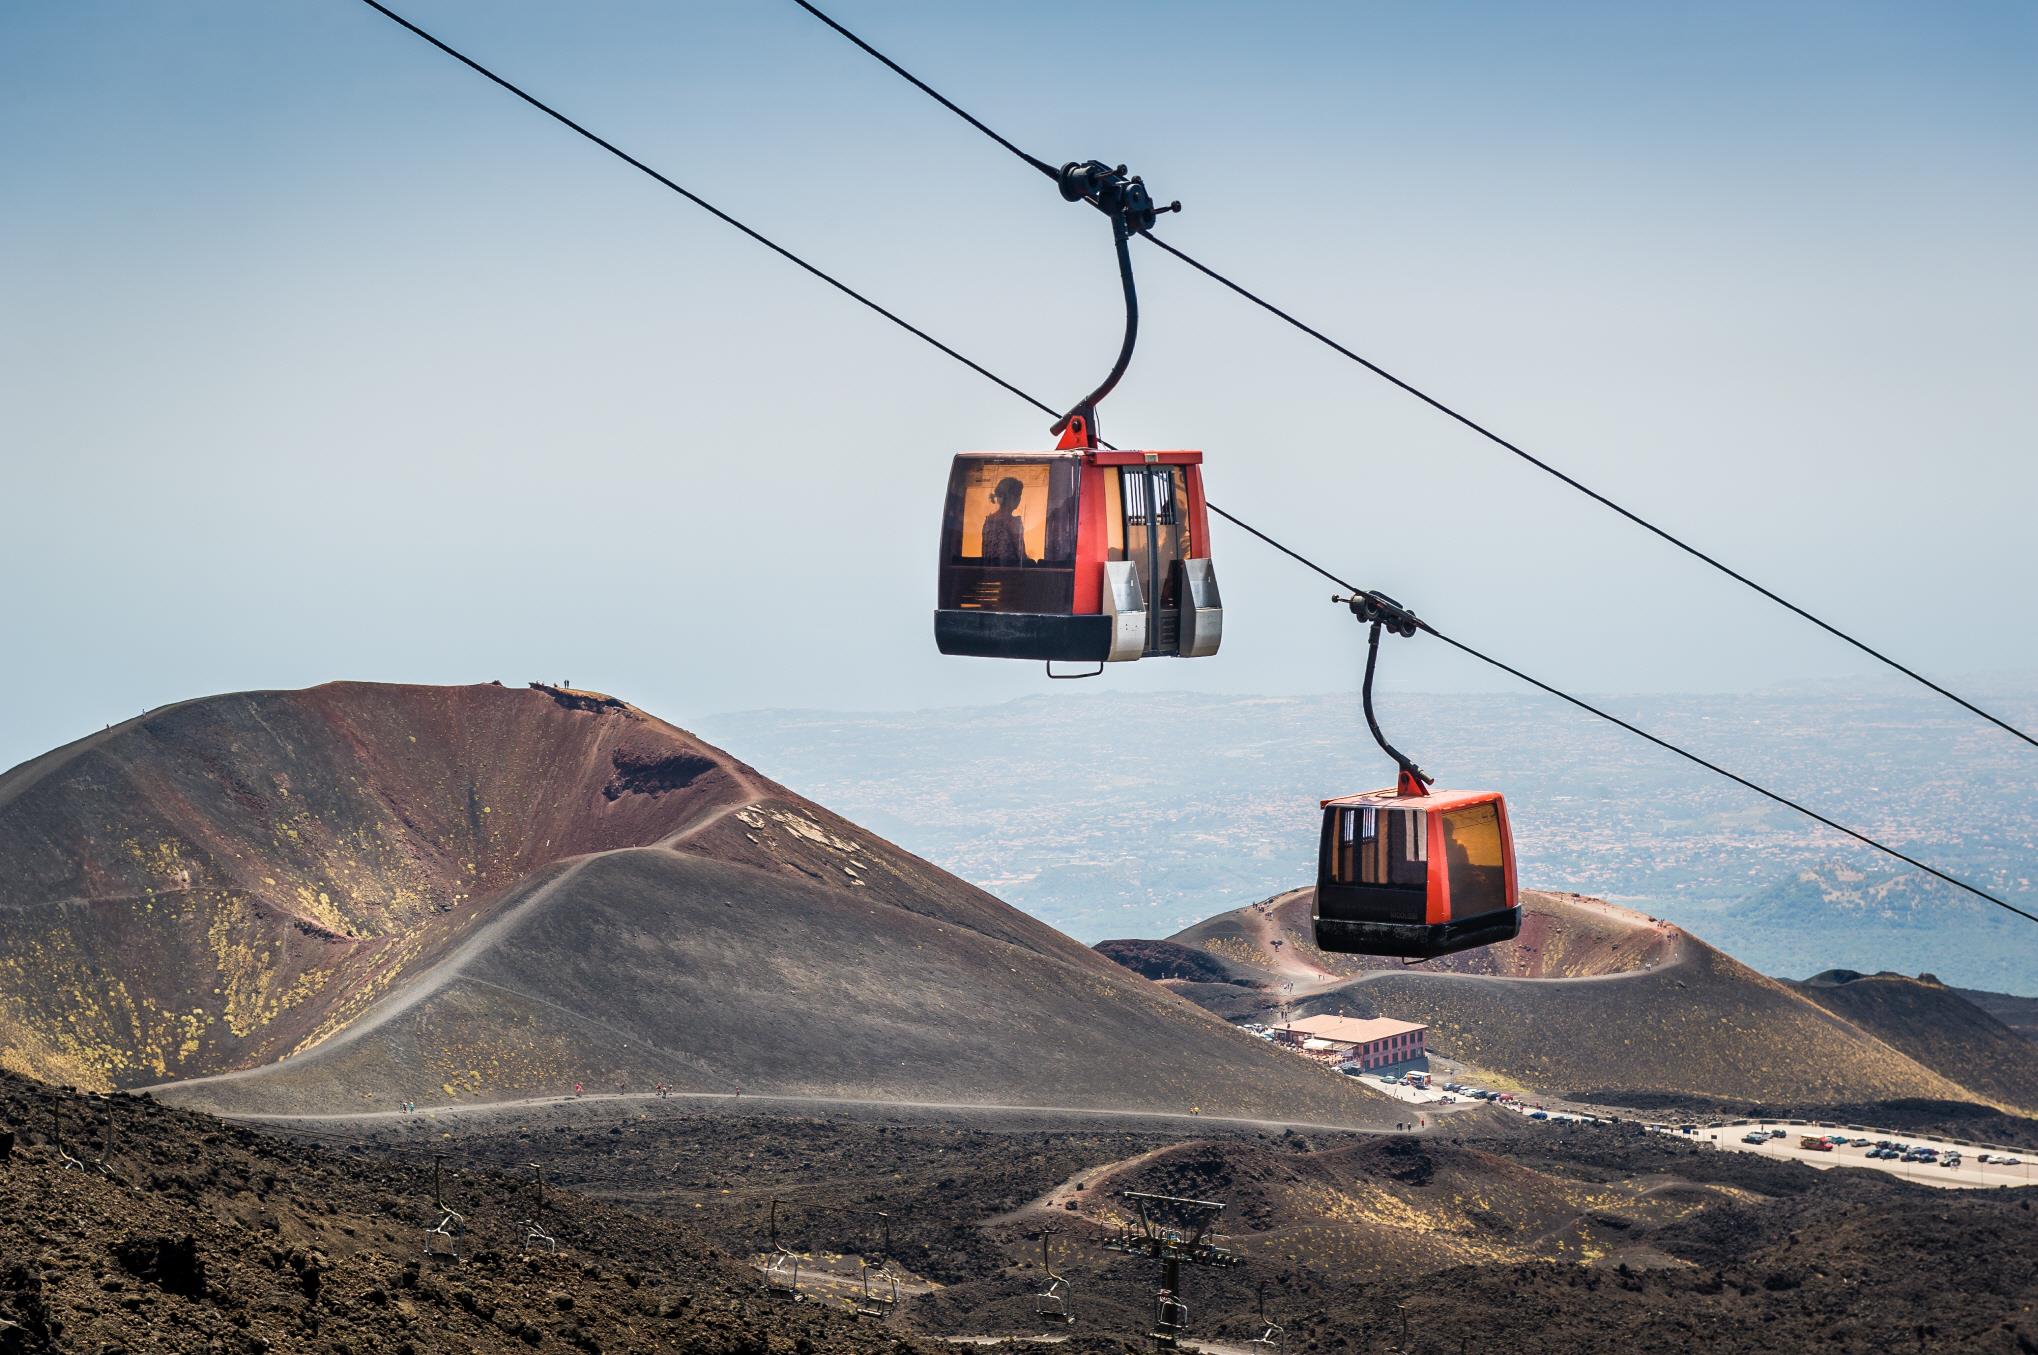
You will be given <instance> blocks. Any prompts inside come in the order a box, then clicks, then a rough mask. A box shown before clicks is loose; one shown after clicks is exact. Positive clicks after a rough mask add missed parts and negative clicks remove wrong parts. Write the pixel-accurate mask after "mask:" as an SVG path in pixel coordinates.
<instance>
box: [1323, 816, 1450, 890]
mask: <svg viewBox="0 0 2038 1355" xmlns="http://www.w3.org/2000/svg"><path fill="white" fill-rule="evenodd" d="M1427 827H1428V825H1427V824H1426V823H1425V822H1424V819H1423V814H1422V811H1421V810H1419V809H1375V808H1373V807H1371V806H1365V807H1363V808H1358V809H1341V810H1339V811H1338V816H1337V829H1336V838H1335V840H1334V841H1333V842H1332V844H1331V879H1332V880H1333V881H1335V882H1336V883H1338V884H1346V885H1350V884H1365V885H1393V886H1398V887H1400V888H1404V889H1422V888H1425V887H1426V886H1427V885H1428V884H1429V851H1428V845H1429V844H1428V836H1427V831H1426V830H1427Z"/></svg>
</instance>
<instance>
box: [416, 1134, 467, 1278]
mask: <svg viewBox="0 0 2038 1355" xmlns="http://www.w3.org/2000/svg"><path fill="white" fill-rule="evenodd" d="M440 1162H441V1159H440V1157H439V1155H438V1154H436V1153H435V1154H433V1155H432V1209H433V1210H434V1211H435V1212H436V1213H437V1214H438V1216H439V1221H438V1222H437V1223H435V1224H433V1225H432V1226H431V1227H429V1228H427V1229H425V1239H424V1252H425V1255H427V1256H443V1257H446V1258H447V1259H448V1260H454V1261H457V1260H459V1259H460V1246H459V1243H458V1241H457V1240H456V1239H458V1237H459V1236H460V1234H461V1233H462V1232H463V1231H464V1230H465V1228H466V1225H467V1218H466V1216H465V1215H463V1214H461V1213H460V1212H459V1211H458V1210H456V1209H454V1208H453V1206H451V1205H449V1204H447V1203H446V1194H445V1184H444V1180H443V1178H442V1176H441V1171H440ZM433 1239H437V1241H434V1240H433Z"/></svg>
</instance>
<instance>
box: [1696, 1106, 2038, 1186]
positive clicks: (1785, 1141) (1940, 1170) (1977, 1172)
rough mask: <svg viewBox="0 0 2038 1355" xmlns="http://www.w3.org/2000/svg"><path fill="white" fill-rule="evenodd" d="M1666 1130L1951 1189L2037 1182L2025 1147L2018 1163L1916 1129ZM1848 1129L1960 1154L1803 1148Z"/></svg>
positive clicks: (1770, 1126)
mask: <svg viewBox="0 0 2038 1355" xmlns="http://www.w3.org/2000/svg"><path fill="white" fill-rule="evenodd" d="M1775 1129H1780V1130H1782V1131H1783V1137H1782V1138H1780V1139H1779V1138H1770V1139H1769V1140H1767V1141H1766V1142H1764V1143H1760V1144H1755V1143H1744V1142H1743V1141H1742V1137H1743V1136H1744V1135H1746V1134H1749V1133H1753V1132H1758V1131H1759V1132H1765V1133H1766V1132H1768V1131H1770V1130H1775ZM1665 1132H1668V1133H1671V1134H1673V1135H1676V1137H1678V1138H1690V1139H1695V1140H1698V1141H1701V1142H1707V1143H1711V1144H1714V1145H1715V1146H1717V1147H1719V1148H1720V1149H1722V1150H1724V1151H1729V1152H1736V1153H1760V1154H1762V1155H1763V1156H1764V1157H1781V1158H1788V1159H1789V1160H1791V1161H1793V1162H1802V1163H1804V1164H1805V1165H1806V1166H1808V1167H1818V1168H1821V1169H1825V1168H1830V1167H1865V1168H1867V1169H1868V1170H1870V1171H1879V1172H1886V1173H1888V1174H1889V1175H1891V1176H1897V1177H1901V1178H1903V1179H1904V1180H1906V1181H1915V1182H1917V1183H1918V1184H1919V1185H1921V1186H1942V1187H1947V1188H1950V1189H1956V1190H1958V1189H1966V1190H1980V1189H1988V1188H1993V1187H1996V1186H2032V1185H2038V1170H2034V1163H2033V1162H2032V1160H2031V1158H2030V1157H2029V1156H2027V1155H2026V1154H2024V1153H2021V1152H2013V1153H2011V1154H2009V1156H2012V1157H2015V1158H2016V1159H2017V1160H2018V1165H2017V1166H2014V1167H2006V1166H2000V1165H1998V1164H1996V1163H1993V1162H1983V1161H1981V1160H1980V1155H1981V1154H1982V1153H1984V1152H1990V1151H1991V1150H1989V1149H1986V1148H1976V1147H1975V1146H1973V1145H1972V1144H1964V1143H1958V1142H1955V1141H1954V1140H1952V1139H1941V1138H1932V1137H1929V1136H1922V1135H1917V1134H1906V1133H1903V1132H1901V1131H1898V1130H1894V1129H1847V1128H1844V1127H1828V1126H1821V1125H1803V1124H1784V1123H1782V1122H1781V1121H1773V1120H1772V1121H1769V1122H1767V1123H1762V1122H1754V1123H1749V1124H1735V1125H1724V1126H1721V1127H1719V1128H1711V1127H1707V1126H1700V1127H1699V1130H1698V1132H1697V1133H1695V1134H1679V1133H1677V1131H1676V1130H1674V1129H1673V1130H1667V1131H1665ZM1823 1134H1845V1135H1846V1136H1847V1137H1848V1138H1852V1139H1867V1140H1868V1141H1869V1142H1870V1143H1871V1144H1873V1143H1874V1142H1875V1141H1876V1140H1878V1139H1894V1140H1895V1141H1896V1142H1898V1143H1908V1144H1910V1145H1911V1146H1912V1147H1913V1148H1937V1149H1939V1150H1940V1152H1942V1153H1943V1152H1945V1151H1946V1150H1948V1149H1952V1150H1954V1151H1956V1152H1958V1153H1960V1154H1961V1160H1960V1165H1959V1166H1957V1167H1947V1166H1942V1165H1940V1164H1939V1163H1936V1162H1895V1161H1890V1160H1889V1159H1887V1158H1882V1159H1877V1158H1871V1157H1869V1156H1868V1151H1869V1150H1868V1149H1867V1148H1856V1147H1853V1146H1851V1145H1850V1146H1848V1147H1845V1148H1835V1149H1833V1150H1832V1151H1831V1152H1820V1151H1819V1150H1818V1149H1816V1148H1801V1147H1799V1146H1798V1140H1799V1139H1800V1138H1803V1137H1804V1136H1806V1135H1811V1136H1814V1137H1816V1136H1819V1135H1823Z"/></svg>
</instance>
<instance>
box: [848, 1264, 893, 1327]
mask: <svg viewBox="0 0 2038 1355" xmlns="http://www.w3.org/2000/svg"><path fill="white" fill-rule="evenodd" d="M898 1306H899V1277H898V1276H896V1275H894V1274H892V1270H891V1263H890V1262H888V1261H879V1262H878V1263H877V1264H876V1265H875V1266H873V1265H872V1264H871V1263H870V1262H869V1261H865V1262H864V1263H863V1291H862V1293H861V1294H859V1295H858V1296H857V1300H856V1315H857V1316H858V1317H874V1318H876V1319H877V1320H878V1321H880V1322H883V1321H884V1320H886V1319H887V1318H889V1317H890V1316H891V1315H892V1309H894V1308H896V1307H898Z"/></svg>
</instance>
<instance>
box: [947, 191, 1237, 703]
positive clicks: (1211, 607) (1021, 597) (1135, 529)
mask: <svg viewBox="0 0 2038 1355" xmlns="http://www.w3.org/2000/svg"><path fill="white" fill-rule="evenodd" d="M1060 181H1061V190H1062V196H1063V197H1065V198H1067V199H1068V200H1069V201H1071V202H1083V201H1088V202H1091V203H1093V204H1094V205H1096V206H1097V207H1098V208H1099V209H1100V210H1102V211H1103V212H1105V214H1106V215H1108V216H1109V217H1110V218H1111V227H1112V238H1113V241H1114V243H1115V244H1116V246H1117V252H1118V272H1119V278H1120V281H1121V282H1122V284H1123V286H1124V292H1125V337H1124V341H1123V342H1122V343H1121V344H1120V346H1119V350H1118V361H1117V362H1116V364H1115V365H1113V367H1112V368H1111V373H1110V375H1109V376H1107V377H1105V378H1104V382H1103V384H1102V385H1100V386H1098V388H1097V389H1096V390H1095V391H1093V392H1091V393H1090V394H1089V395H1088V396H1087V397H1085V398H1084V399H1083V400H1082V402H1081V403H1079V404H1078V405H1077V406H1076V407H1075V409H1073V410H1072V411H1070V412H1069V413H1068V414H1066V415H1064V416H1063V417H1062V418H1061V419H1059V420H1057V421H1056V423H1055V425H1054V429H1053V431H1054V432H1056V433H1058V434H1060V435H1061V441H1060V442H1059V443H1058V444H1057V445H1056V447H1055V449H1054V450H1053V451H1051V452H964V453H963V454H961V455H959V456H957V457H956V458H955V462H954V465H953V466H952V467H951V469H950V471H949V476H948V497H947V501H946V503H945V505H944V507H943V510H942V515H941V556H940V571H939V581H938V588H937V593H936V601H935V612H934V642H935V645H936V646H937V647H938V648H939V649H940V650H941V652H942V653H944V654H965V655H974V656H977V657H980V658H999V659H1034V660H1040V661H1044V662H1046V663H1047V664H1048V666H1049V667H1048V672H1049V674H1050V676H1055V677H1062V676H1090V674H1088V673H1085V674H1059V673H1055V672H1054V669H1053V665H1054V664H1055V663H1056V662H1065V663H1088V664H1095V665H1097V667H1096V669H1095V671H1096V672H1101V671H1103V665H1104V664H1106V663H1120V662H1125V661H1128V660H1133V659H1140V658H1146V657H1151V656H1157V655H1175V656H1179V657H1182V658H1204V657H1207V656H1209V655H1211V654H1215V653H1216V652H1217V646H1218V644H1219V642H1220V640H1221V639H1222V638H1223V633H1224V608H1223V603H1222V602H1221V600H1220V598H1219V595H1218V591H1217V575H1216V573H1215V572H1214V569H1213V567H1212V564H1211V559H1210V520H1209V512H1208V510H1207V508H1206V507H1205V504H1204V499H1203V453H1201V452H1195V451H1175V452H1145V451H1122V450H1119V449H1117V448H1112V447H1107V446H1105V445H1103V444H1102V443H1101V442H1100V440H1099V438H1098V435H1097V404H1098V402H1099V401H1101V400H1102V399H1103V398H1104V397H1105V396H1106V395H1108V394H1110V393H1111V390H1112V389H1113V388H1114V387H1115V386H1116V385H1117V384H1118V380H1119V378H1120V377H1122V376H1123V375H1124V374H1125V369H1126V367H1127V365H1128V364H1129V363H1130V362H1131V360H1132V349H1133V345H1134V343H1135V342H1136V340H1137V338H1138V335H1139V301H1138V296H1137V293H1136V292H1135V290H1134V288H1133V282H1132V258H1131V254H1130V251H1129V250H1128V248H1127V241H1128V240H1129V238H1130V236H1131V235H1132V234H1133V233H1134V232H1137V231H1143V230H1146V229H1148V228H1150V227H1151V226H1152V225H1153V223H1154V218H1155V217H1156V216H1157V215H1158V214H1159V213H1160V212H1162V211H1175V210H1179V209H1180V207H1181V204H1180V203H1173V204H1170V205H1169V206H1168V207H1165V208H1157V207H1155V206H1154V204H1153V200H1152V198H1151V197H1149V196H1148V194H1147V191H1146V188H1145V186H1144V185H1142V184H1141V183H1140V181H1139V178H1138V176H1136V175H1135V176H1133V177H1132V178H1129V179H1128V178H1126V177H1125V167H1124V166H1123V165H1120V166H1119V167H1118V168H1116V169H1109V168H1106V167H1105V166H1104V165H1103V164H1102V163H1100V162H1098V161H1095V160H1092V161H1090V162H1088V163H1087V164H1077V163H1073V162H1072V163H1070V164H1067V165H1064V166H1063V167H1062V171H1061V175H1060Z"/></svg>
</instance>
